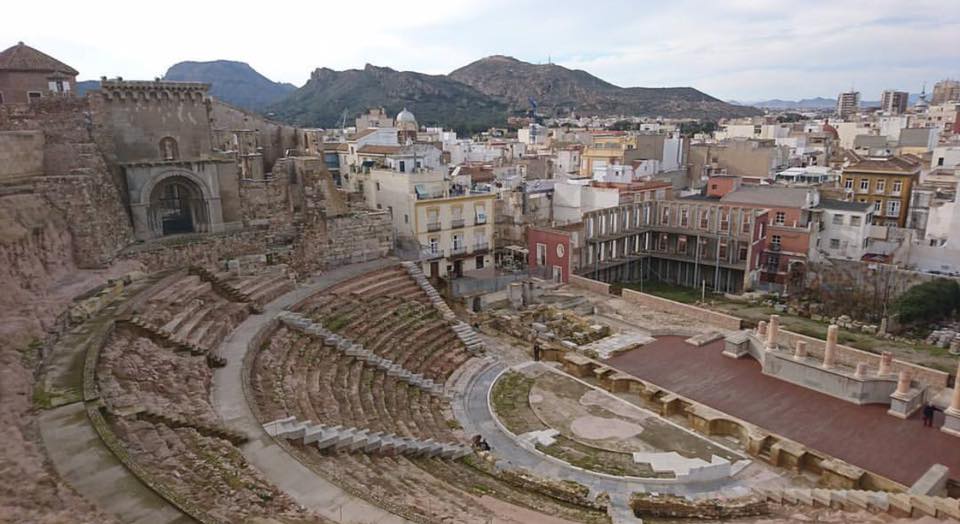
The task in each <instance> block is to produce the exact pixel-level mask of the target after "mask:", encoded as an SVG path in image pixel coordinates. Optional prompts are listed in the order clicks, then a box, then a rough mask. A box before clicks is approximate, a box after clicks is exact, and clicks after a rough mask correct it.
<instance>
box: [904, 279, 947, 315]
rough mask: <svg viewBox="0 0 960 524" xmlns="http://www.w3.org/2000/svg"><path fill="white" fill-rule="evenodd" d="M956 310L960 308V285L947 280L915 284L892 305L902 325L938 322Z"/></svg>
mask: <svg viewBox="0 0 960 524" xmlns="http://www.w3.org/2000/svg"><path fill="white" fill-rule="evenodd" d="M957 308H960V284H958V283H957V281H956V280H951V279H947V278H937V279H934V280H931V281H929V282H924V283H922V284H917V285H915V286H913V287H911V288H910V289H908V290H907V292H906V293H904V294H903V295H900V298H898V299H897V301H896V302H895V303H894V311H896V312H897V313H898V314H899V315H900V321H901V322H903V323H904V324H909V323H912V322H917V321H924V322H930V321H935V320H940V319H943V318H946V317H949V316H950V315H952V314H953V312H954V311H956V310H957Z"/></svg>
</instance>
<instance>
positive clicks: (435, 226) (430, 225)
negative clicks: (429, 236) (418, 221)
mask: <svg viewBox="0 0 960 524" xmlns="http://www.w3.org/2000/svg"><path fill="white" fill-rule="evenodd" d="M427 231H428V232H433V231H440V222H427Z"/></svg>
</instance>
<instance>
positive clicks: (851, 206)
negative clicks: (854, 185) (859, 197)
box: [816, 198, 873, 213]
mask: <svg viewBox="0 0 960 524" xmlns="http://www.w3.org/2000/svg"><path fill="white" fill-rule="evenodd" d="M872 207H873V204H871V203H870V202H852V201H851V202H848V201H846V200H833V199H831V198H822V199H820V205H818V206H817V207H816V208H817V209H829V210H831V211H852V212H856V213H866V212H868V211H870V209H871V208H872Z"/></svg>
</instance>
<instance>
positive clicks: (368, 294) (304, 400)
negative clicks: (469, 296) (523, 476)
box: [250, 267, 569, 522]
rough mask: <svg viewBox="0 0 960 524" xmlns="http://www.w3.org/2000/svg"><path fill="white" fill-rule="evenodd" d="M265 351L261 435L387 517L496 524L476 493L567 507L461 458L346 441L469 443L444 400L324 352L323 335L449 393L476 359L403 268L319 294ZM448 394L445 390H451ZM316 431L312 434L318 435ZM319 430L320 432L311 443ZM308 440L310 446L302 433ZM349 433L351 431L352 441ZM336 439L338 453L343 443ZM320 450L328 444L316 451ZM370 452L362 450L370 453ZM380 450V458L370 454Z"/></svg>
mask: <svg viewBox="0 0 960 524" xmlns="http://www.w3.org/2000/svg"><path fill="white" fill-rule="evenodd" d="M292 309H293V310H295V311H296V312H297V313H298V314H296V315H281V318H284V317H286V318H287V319H288V320H289V319H293V318H295V319H299V321H298V322H289V321H281V322H278V323H277V327H276V329H275V331H274V332H273V334H272V336H270V337H269V339H267V341H266V342H265V343H264V344H263V346H262V347H260V348H258V350H257V353H256V355H255V357H254V361H253V364H252V366H251V375H250V383H251V387H252V390H253V393H254V404H255V405H254V409H255V411H257V415H258V417H259V418H260V420H261V422H263V423H264V428H265V429H266V430H267V431H268V433H271V434H274V435H279V434H283V435H287V436H288V438H289V440H286V441H285V442H286V443H287V444H286V445H287V448H288V449H289V450H290V451H291V452H292V453H294V454H295V455H296V456H297V457H298V458H299V459H300V460H301V461H303V462H304V463H305V464H307V465H308V466H309V467H311V468H313V469H314V470H315V471H317V472H318V473H319V474H321V475H323V476H325V477H327V478H330V479H331V480H334V481H335V482H337V483H338V484H339V485H340V486H342V487H343V488H344V489H347V490H348V491H351V492H354V493H356V494H359V495H361V496H363V497H364V498H367V499H368V500H371V501H373V502H374V503H376V504H378V505H380V506H383V507H386V508H388V509H401V510H403V513H404V515H405V516H408V517H409V518H413V519H414V520H422V521H430V522H446V521H449V522H488V521H489V519H491V518H492V516H493V513H492V512H491V511H490V510H489V509H487V508H486V507H485V506H484V505H483V504H481V503H479V499H478V498H477V493H476V492H474V491H473V490H471V489H470V486H484V489H489V490H491V491H492V492H496V493H498V494H500V496H502V497H503V498H507V499H510V498H511V497H512V498H513V500H516V501H517V502H519V503H521V504H526V505H528V506H535V507H540V508H545V510H546V511H548V512H553V513H559V512H563V511H569V510H566V509H560V508H559V505H558V504H557V503H556V502H555V501H553V502H552V501H549V500H548V499H546V498H545V497H543V496H542V495H538V494H535V493H531V492H523V493H520V492H518V490H516V488H512V487H510V486H508V485H506V484H505V483H503V482H501V481H499V480H497V479H495V478H493V477H489V476H487V475H483V474H480V473H479V472H478V471H477V470H475V469H474V468H472V467H470V466H468V465H466V464H463V463H461V462H460V461H457V460H450V459H454V458H456V457H457V456H459V455H460V454H459V453H453V452H451V453H448V454H446V455H445V454H443V453H437V454H434V455H429V454H427V455H425V454H422V453H405V452H402V451H401V450H396V449H395V450H394V452H393V453H391V452H390V450H385V449H383V448H382V447H379V446H375V445H370V446H369V447H368V444H370V441H369V440H367V441H362V442H361V440H356V441H353V444H352V445H351V443H350V442H351V441H349V440H347V437H343V436H342V435H336V434H335V432H330V431H329V428H341V429H343V430H345V431H347V432H348V433H351V432H358V431H359V432H362V433H363V436H366V435H369V434H376V435H378V436H379V437H382V436H384V435H386V436H389V438H392V437H396V438H401V439H411V440H413V441H416V442H431V443H441V444H447V445H449V444H455V443H459V444H460V445H461V446H462V445H463V444H465V443H466V442H465V441H466V436H465V435H463V434H462V431H460V430H459V425H458V424H457V423H456V421H455V418H454V417H453V414H452V409H451V405H450V400H449V398H448V395H447V394H446V393H440V394H437V393H431V392H428V391H427V390H425V389H424V388H420V387H417V386H416V385H414V384H413V383H411V382H410V381H405V380H404V379H403V378H401V377H399V376H395V375H394V374H391V373H389V372H387V370H385V369H383V368H382V367H378V366H377V365H376V363H373V364H372V363H370V362H369V360H367V359H364V358H361V357H359V356H356V353H355V352H354V353H349V352H348V351H346V350H344V349H342V348H339V347H337V344H332V343H325V339H326V338H328V337H325V336H319V335H318V333H317V331H318V329H317V328H316V326H322V328H323V330H324V331H325V332H333V333H335V334H336V335H337V336H338V337H339V338H340V339H341V340H346V341H349V342H348V343H346V344H345V346H344V347H350V345H351V344H355V345H359V346H362V347H363V348H364V349H365V350H369V351H370V352H373V353H374V354H376V355H377V356H379V357H382V358H384V359H389V360H390V361H391V362H395V363H397V364H399V365H400V366H402V367H403V368H404V369H405V370H406V371H408V372H409V373H412V374H419V375H421V376H424V377H429V378H430V379H431V380H432V381H434V382H436V383H438V384H443V383H445V382H447V381H448V380H450V379H451V377H452V376H455V374H456V373H458V372H461V373H462V372H463V371H462V370H463V369H467V368H470V367H472V366H471V365H468V363H472V364H477V363H479V362H480V361H481V360H480V359H477V358H476V357H474V356H473V355H472V354H471V352H470V351H468V350H467V347H466V346H465V345H464V344H463V342H462V341H461V340H460V338H459V337H458V335H457V333H456V332H455V331H454V330H453V326H454V324H453V323H452V322H451V321H450V320H448V319H444V318H442V317H441V315H440V314H439V312H438V311H437V308H435V307H434V306H433V304H432V303H431V301H430V299H429V298H428V297H427V296H426V295H425V293H424V291H423V290H422V289H421V288H420V286H419V285H418V284H417V283H416V282H415V281H414V280H413V278H412V277H411V276H410V275H409V274H408V273H407V271H406V270H404V269H403V268H402V267H393V268H389V269H386V270H381V271H377V272H372V273H368V274H364V275H360V276H358V277H355V278H352V279H350V280H347V281H344V282H341V283H339V284H337V285H335V286H333V287H331V288H328V289H326V290H323V291H321V292H319V293H317V294H315V295H313V296H311V297H308V298H307V299H306V300H304V301H302V302H301V303H300V304H297V305H296V306H294V307H293V308H292ZM448 390H449V388H448ZM311 428H312V429H311ZM308 432H312V433H308ZM308 434H309V435H311V436H310V437H307V436H306V435H308ZM351 434H352V433H351ZM338 436H339V437H340V438H341V440H340V441H339V442H340V443H341V444H340V445H335V444H334V443H335V442H337V441H336V439H337V438H338ZM318 441H320V442H323V443H325V444H323V445H321V444H318ZM364 450H366V451H368V452H366V453H365V452H362V451H364ZM371 451H372V452H371Z"/></svg>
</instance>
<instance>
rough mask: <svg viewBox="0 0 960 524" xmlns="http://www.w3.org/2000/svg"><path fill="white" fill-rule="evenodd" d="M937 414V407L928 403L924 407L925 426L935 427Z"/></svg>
mask: <svg viewBox="0 0 960 524" xmlns="http://www.w3.org/2000/svg"><path fill="white" fill-rule="evenodd" d="M936 412H937V407H936V406H934V405H933V404H931V403H929V402H927V403H926V404H924V405H923V425H924V426H926V427H931V428H932V427H933V415H934V414H935V413H936Z"/></svg>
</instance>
